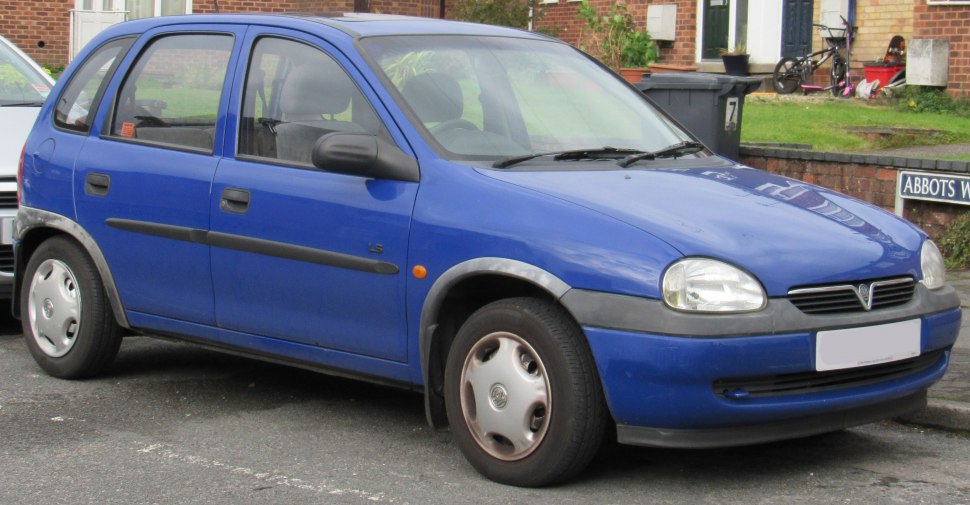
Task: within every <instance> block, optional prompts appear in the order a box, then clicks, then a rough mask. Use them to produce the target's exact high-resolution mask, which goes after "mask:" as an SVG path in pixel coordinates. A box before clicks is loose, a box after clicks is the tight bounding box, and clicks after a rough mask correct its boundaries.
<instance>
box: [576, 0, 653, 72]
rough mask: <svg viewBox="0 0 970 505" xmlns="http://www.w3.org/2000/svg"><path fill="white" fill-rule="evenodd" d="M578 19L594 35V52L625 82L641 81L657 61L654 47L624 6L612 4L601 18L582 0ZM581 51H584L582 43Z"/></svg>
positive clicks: (586, 1) (644, 31)
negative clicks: (584, 23) (651, 65)
mask: <svg viewBox="0 0 970 505" xmlns="http://www.w3.org/2000/svg"><path fill="white" fill-rule="evenodd" d="M579 17H580V18H581V19H583V20H584V21H586V24H587V26H588V28H589V29H590V31H592V32H593V34H594V35H593V45H594V47H593V52H594V53H599V57H600V59H601V60H602V61H603V63H605V64H606V66H608V67H610V68H612V69H613V70H615V71H617V72H619V73H620V75H621V76H623V78H624V79H626V80H627V81H629V82H640V80H641V79H642V78H643V74H644V73H645V72H648V71H649V68H648V66H649V65H650V64H651V63H653V62H655V61H657V60H658V59H660V58H659V56H660V51H659V50H658V49H657V45H656V44H655V43H654V42H653V39H651V38H650V34H649V33H647V31H646V30H642V29H639V28H637V25H636V23H635V22H634V20H633V15H632V14H630V12H629V11H628V10H627V8H626V5H625V4H622V3H616V4H613V6H612V7H611V8H610V11H609V13H607V15H605V16H600V15H599V13H598V12H597V11H596V9H595V8H594V7H593V6H592V5H590V3H589V0H583V1H582V3H581V4H580V5H579ZM580 48H581V49H584V50H585V49H586V47H585V46H584V45H583V44H581V46H580Z"/></svg>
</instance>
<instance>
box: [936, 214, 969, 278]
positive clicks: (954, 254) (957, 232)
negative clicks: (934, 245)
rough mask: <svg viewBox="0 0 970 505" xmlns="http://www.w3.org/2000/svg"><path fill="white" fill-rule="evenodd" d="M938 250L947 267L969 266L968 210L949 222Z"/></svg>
mask: <svg viewBox="0 0 970 505" xmlns="http://www.w3.org/2000/svg"><path fill="white" fill-rule="evenodd" d="M940 252H942V253H943V257H944V258H945V259H946V267H947V268H950V269H964V268H970V212H967V213H965V214H962V215H961V216H960V217H958V218H956V219H954V220H953V222H952V223H950V226H948V227H947V229H946V233H945V234H943V236H942V237H941V238H940Z"/></svg>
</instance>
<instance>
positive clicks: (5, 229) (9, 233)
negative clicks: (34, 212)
mask: <svg viewBox="0 0 970 505" xmlns="http://www.w3.org/2000/svg"><path fill="white" fill-rule="evenodd" d="M13 220H14V218H13V217H5V218H3V220H0V244H3V245H10V244H13Z"/></svg>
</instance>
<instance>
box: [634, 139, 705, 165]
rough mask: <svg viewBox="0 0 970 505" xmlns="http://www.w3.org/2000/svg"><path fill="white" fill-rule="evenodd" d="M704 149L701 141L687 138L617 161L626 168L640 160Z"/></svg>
mask: <svg viewBox="0 0 970 505" xmlns="http://www.w3.org/2000/svg"><path fill="white" fill-rule="evenodd" d="M703 150H704V144H701V143H700V142H694V141H693V140H685V141H683V142H678V143H676V144H673V145H669V146H667V147H665V148H663V149H657V150H656V151H650V152H649V153H639V154H632V155H630V156H627V157H626V158H623V159H622V160H620V161H618V162H616V164H617V165H619V166H621V167H623V168H626V167H628V166H630V165H632V164H634V163H636V162H638V161H640V160H655V159H657V158H670V157H674V158H676V157H678V156H683V155H685V154H694V153H697V152H700V151H703Z"/></svg>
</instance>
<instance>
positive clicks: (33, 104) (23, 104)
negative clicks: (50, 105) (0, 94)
mask: <svg viewBox="0 0 970 505" xmlns="http://www.w3.org/2000/svg"><path fill="white" fill-rule="evenodd" d="M41 105H44V102H37V101H33V102H19V103H0V107H40V106H41Z"/></svg>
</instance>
